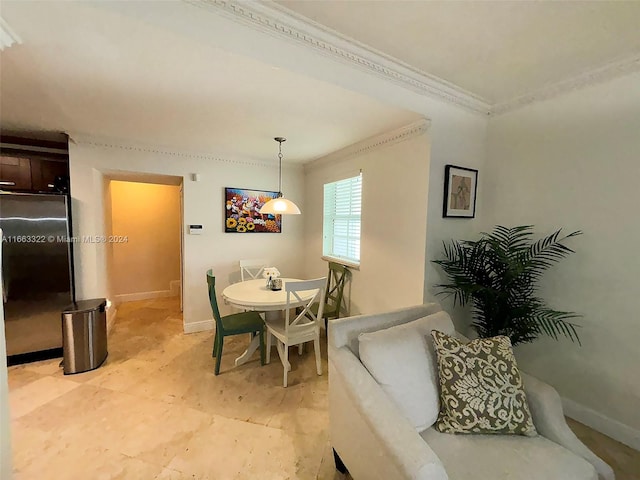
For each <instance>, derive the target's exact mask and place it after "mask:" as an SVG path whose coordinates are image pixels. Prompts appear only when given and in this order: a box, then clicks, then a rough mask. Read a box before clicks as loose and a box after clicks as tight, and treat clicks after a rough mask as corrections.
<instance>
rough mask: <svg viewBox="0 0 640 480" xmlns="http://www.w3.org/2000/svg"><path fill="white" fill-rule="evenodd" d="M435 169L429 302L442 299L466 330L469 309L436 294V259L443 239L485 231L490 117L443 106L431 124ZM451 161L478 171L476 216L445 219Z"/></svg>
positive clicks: (431, 181)
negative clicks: (446, 176) (446, 177)
mask: <svg viewBox="0 0 640 480" xmlns="http://www.w3.org/2000/svg"><path fill="white" fill-rule="evenodd" d="M430 135H431V169H430V173H429V209H428V212H427V253H426V266H425V291H424V301H425V302H439V303H441V304H442V305H443V307H444V308H445V309H446V310H448V311H449V312H450V313H452V312H453V313H452V316H453V320H454V322H455V324H456V328H458V329H459V330H460V331H462V332H464V331H466V329H467V327H468V324H469V320H468V315H467V314H466V312H465V311H462V310H461V309H457V310H456V311H455V312H454V311H453V306H452V303H451V301H450V299H446V298H444V297H442V296H441V295H436V293H437V290H436V289H435V288H434V285H436V284H437V283H440V282H442V281H444V277H443V275H442V271H441V269H440V267H438V266H437V265H435V264H434V263H433V260H436V259H439V258H441V257H442V251H443V249H442V242H443V241H447V242H448V241H449V240H451V239H458V240H460V239H472V238H474V237H476V236H477V234H478V232H479V231H480V230H481V228H480V226H481V225H483V223H482V216H483V212H484V210H483V203H484V199H483V197H484V193H485V191H484V188H483V185H484V179H485V178H486V171H485V169H484V166H485V152H484V151H485V142H486V135H487V131H486V119H485V118H484V117H479V116H478V115H473V114H469V113H468V112H465V111H463V110H460V109H453V108H451V109H442V110H441V111H439V112H437V114H435V115H434V117H433V120H432V123H431V130H430ZM447 164H451V165H457V166H461V167H467V168H473V169H476V170H478V190H477V195H476V198H477V201H476V217H475V218H443V217H442V204H443V197H444V171H445V166H446V165H447Z"/></svg>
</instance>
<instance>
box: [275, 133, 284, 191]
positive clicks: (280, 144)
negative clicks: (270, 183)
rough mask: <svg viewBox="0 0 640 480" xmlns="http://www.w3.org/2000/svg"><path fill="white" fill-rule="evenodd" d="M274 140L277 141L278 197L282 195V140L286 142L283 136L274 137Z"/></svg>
mask: <svg viewBox="0 0 640 480" xmlns="http://www.w3.org/2000/svg"><path fill="white" fill-rule="evenodd" d="M274 140H275V141H276V142H278V198H280V197H282V196H283V195H282V142H286V141H287V139H286V138H284V137H275V138H274Z"/></svg>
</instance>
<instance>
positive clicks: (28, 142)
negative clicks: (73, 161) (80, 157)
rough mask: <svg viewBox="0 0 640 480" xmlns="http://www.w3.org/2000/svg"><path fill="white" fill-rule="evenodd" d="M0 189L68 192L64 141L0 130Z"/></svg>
mask: <svg viewBox="0 0 640 480" xmlns="http://www.w3.org/2000/svg"><path fill="white" fill-rule="evenodd" d="M0 190H11V191H16V192H25V193H27V192H28V193H68V192H69V149H68V145H67V142H66V141H52V140H39V139H34V138H24V137H18V136H12V135H3V134H2V132H1V131H0Z"/></svg>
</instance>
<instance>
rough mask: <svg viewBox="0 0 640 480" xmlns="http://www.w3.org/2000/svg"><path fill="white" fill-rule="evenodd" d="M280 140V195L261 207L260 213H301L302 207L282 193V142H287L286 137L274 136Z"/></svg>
mask: <svg viewBox="0 0 640 480" xmlns="http://www.w3.org/2000/svg"><path fill="white" fill-rule="evenodd" d="M274 140H275V141H276V142H278V160H279V162H278V197H277V198H274V199H273V200H269V201H268V202H267V203H265V204H264V205H263V206H262V208H261V209H260V213H265V214H269V215H300V209H299V208H298V206H297V205H296V204H295V203H293V202H292V201H291V200H287V199H286V198H284V196H283V195H282V142H286V141H287V139H286V138H284V137H276V138H274Z"/></svg>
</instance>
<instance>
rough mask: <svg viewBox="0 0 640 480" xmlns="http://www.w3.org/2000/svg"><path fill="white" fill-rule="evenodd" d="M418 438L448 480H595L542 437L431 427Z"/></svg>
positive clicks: (587, 467) (584, 467) (573, 458)
mask: <svg viewBox="0 0 640 480" xmlns="http://www.w3.org/2000/svg"><path fill="white" fill-rule="evenodd" d="M421 436H422V438H423V439H424V440H425V441H426V442H427V444H428V445H429V447H431V449H432V450H433V451H434V452H435V453H436V455H438V458H440V461H441V462H442V464H443V465H444V468H445V470H446V471H447V475H448V476H449V480H469V479H473V480H503V479H504V480H506V479H508V480H552V479H553V480H597V478H598V476H597V474H596V471H595V469H594V468H593V466H592V465H591V464H590V463H589V462H587V461H586V460H584V459H583V458H581V457H579V456H577V455H575V454H574V453H572V452H570V451H569V450H567V449H566V448H564V447H561V446H560V445H558V444H557V443H554V442H552V441H551V440H548V439H546V438H544V437H541V436H537V437H533V438H532V437H523V436H518V435H449V434H446V433H440V432H438V431H437V430H435V429H434V428H429V429H427V430H425V431H424V432H422V434H421Z"/></svg>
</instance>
